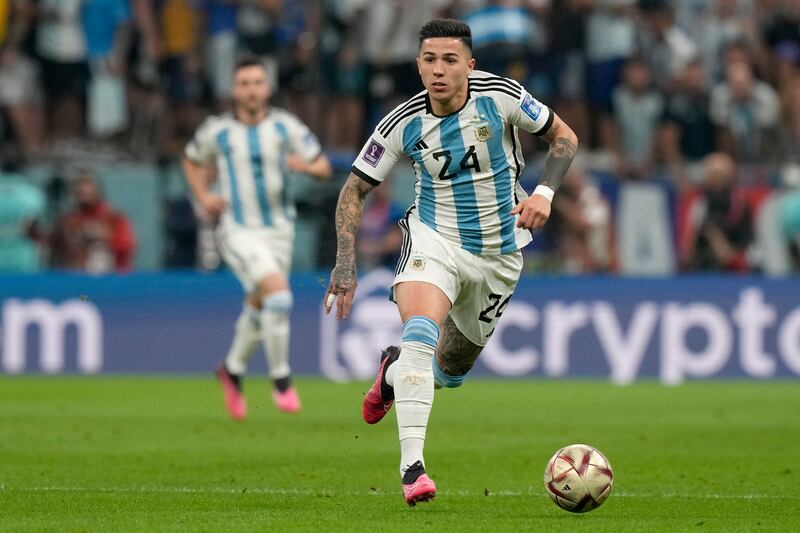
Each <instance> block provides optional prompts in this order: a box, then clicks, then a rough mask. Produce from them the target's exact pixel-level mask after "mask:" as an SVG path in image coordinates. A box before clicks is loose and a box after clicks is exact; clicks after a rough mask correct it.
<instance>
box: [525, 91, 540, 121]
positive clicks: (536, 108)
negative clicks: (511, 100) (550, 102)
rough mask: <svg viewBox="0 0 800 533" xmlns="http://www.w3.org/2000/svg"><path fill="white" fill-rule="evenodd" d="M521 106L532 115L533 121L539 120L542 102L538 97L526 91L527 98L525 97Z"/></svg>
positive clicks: (527, 113)
mask: <svg viewBox="0 0 800 533" xmlns="http://www.w3.org/2000/svg"><path fill="white" fill-rule="evenodd" d="M520 107H521V108H522V111H523V112H524V113H525V114H526V115H528V116H529V117H531V120H533V121H536V120H538V119H539V115H540V114H541V113H542V104H540V103H539V102H538V100H536V98H534V97H533V96H531V95H529V94H527V93H525V98H523V100H522V104H521V105H520Z"/></svg>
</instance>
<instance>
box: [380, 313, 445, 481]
mask: <svg viewBox="0 0 800 533" xmlns="http://www.w3.org/2000/svg"><path fill="white" fill-rule="evenodd" d="M438 339H439V327H438V326H437V325H436V323H435V322H434V321H433V320H431V319H429V318H427V317H423V316H415V317H412V318H410V319H409V320H408V321H407V322H406V323H405V324H404V325H403V348H402V350H401V351H400V357H399V358H398V359H397V362H396V363H395V364H393V365H391V367H389V369H388V370H387V379H389V383H390V384H392V383H393V384H394V385H393V386H394V397H395V405H396V406H397V427H398V431H399V435H400V476H401V477H402V476H403V473H404V472H405V470H406V469H407V468H408V467H409V466H411V465H413V464H414V463H415V462H417V461H422V464H423V465H424V464H425V460H424V458H423V454H422V452H423V447H424V445H425V433H426V430H427V427H428V416H429V415H430V412H431V407H432V406H433V368H432V361H433V356H434V352H435V350H436V343H437V341H438ZM390 372H391V373H392V376H391V378H390V377H389V373H390Z"/></svg>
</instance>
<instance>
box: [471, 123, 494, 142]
mask: <svg viewBox="0 0 800 533" xmlns="http://www.w3.org/2000/svg"><path fill="white" fill-rule="evenodd" d="M491 136H492V130H490V129H489V125H488V124H478V125H477V126H475V138H476V139H478V142H482V143H485V142H486V141H487V140H489V137H491Z"/></svg>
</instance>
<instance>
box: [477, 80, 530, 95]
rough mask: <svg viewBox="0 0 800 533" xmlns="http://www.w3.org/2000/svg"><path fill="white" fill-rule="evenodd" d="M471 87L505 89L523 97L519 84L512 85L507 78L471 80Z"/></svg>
mask: <svg viewBox="0 0 800 533" xmlns="http://www.w3.org/2000/svg"><path fill="white" fill-rule="evenodd" d="M470 86H471V87H505V88H506V89H508V90H510V91H512V92H515V93H518V94H520V95H522V86H521V85H520V84H518V83H512V82H511V81H510V80H507V79H505V78H489V79H487V78H484V79H475V80H470Z"/></svg>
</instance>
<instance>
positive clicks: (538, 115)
mask: <svg viewBox="0 0 800 533" xmlns="http://www.w3.org/2000/svg"><path fill="white" fill-rule="evenodd" d="M508 100H511V99H508ZM508 105H509V108H510V109H508V110H507V115H506V116H507V117H508V121H509V122H510V123H511V124H513V125H514V126H518V127H519V128H522V129H523V130H525V131H527V132H529V133H532V134H534V135H544V134H545V133H547V132H548V131H549V130H550V126H552V125H553V118H554V115H553V111H552V110H551V109H550V108H549V107H547V106H546V105H544V104H542V103H541V102H539V100H537V99H536V98H534V97H533V96H531V94H530V93H529V92H528V91H526V90H524V89H523V90H522V95H521V96H520V98H519V100H517V101H510V102H508Z"/></svg>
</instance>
